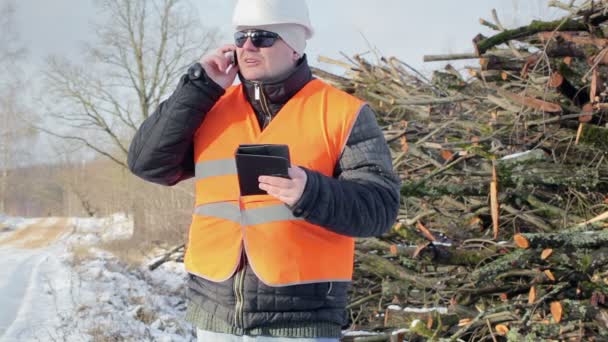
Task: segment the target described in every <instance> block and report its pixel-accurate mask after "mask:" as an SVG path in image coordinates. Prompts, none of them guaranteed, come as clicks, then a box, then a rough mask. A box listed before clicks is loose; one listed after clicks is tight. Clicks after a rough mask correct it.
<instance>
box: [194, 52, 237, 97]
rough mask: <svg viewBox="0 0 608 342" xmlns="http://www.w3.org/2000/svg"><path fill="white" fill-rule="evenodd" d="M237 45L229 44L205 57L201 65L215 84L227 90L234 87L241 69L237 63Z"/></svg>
mask: <svg viewBox="0 0 608 342" xmlns="http://www.w3.org/2000/svg"><path fill="white" fill-rule="evenodd" d="M235 52H236V45H234V44H227V45H224V46H222V47H221V48H219V49H217V50H215V51H214V52H212V53H210V54H208V55H205V56H203V57H202V58H201V60H200V61H199V63H200V64H201V65H202V66H203V69H205V72H206V73H207V76H209V77H210V78H211V79H212V80H213V81H214V82H215V83H217V84H219V85H220V86H221V87H222V88H224V89H226V88H228V87H230V86H231V85H232V83H233V82H234V79H235V78H236V74H237V72H238V71H239V67H238V65H237V63H234V62H233V61H235V58H236V56H235Z"/></svg>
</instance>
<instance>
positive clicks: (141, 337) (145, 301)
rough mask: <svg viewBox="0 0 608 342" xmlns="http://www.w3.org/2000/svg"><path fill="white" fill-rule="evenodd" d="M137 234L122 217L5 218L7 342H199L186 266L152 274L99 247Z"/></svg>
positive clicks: (1, 226)
mask: <svg viewBox="0 0 608 342" xmlns="http://www.w3.org/2000/svg"><path fill="white" fill-rule="evenodd" d="M131 231H132V223H131V222H130V220H128V219H127V218H126V217H125V216H124V215H121V214H116V215H113V216H111V217H107V218H103V219H81V218H69V219H61V218H41V219H24V218H16V217H6V216H0V341H2V342H9V341H10V342H13V341H195V340H196V338H195V333H194V330H193V329H192V327H191V326H190V324H189V323H187V322H185V321H184V318H183V317H184V315H185V309H186V304H185V301H184V291H185V277H186V272H185V270H184V269H183V266H182V265H181V264H177V263H172V262H169V263H166V264H164V265H163V266H161V267H160V268H158V269H156V270H155V271H153V272H150V271H148V270H147V269H145V267H140V268H133V267H129V266H127V265H126V264H124V263H122V262H120V261H119V260H118V259H117V258H116V257H115V256H113V255H112V254H111V253H109V252H106V251H104V250H101V249H99V248H98V247H96V245H97V244H98V243H100V242H108V241H111V240H114V239H121V238H126V237H128V236H129V235H130V234H131ZM51 232H52V234H51ZM44 234H46V235H44ZM41 235H44V236H43V237H44V238H41V237H40V236H41ZM24 241H27V242H24Z"/></svg>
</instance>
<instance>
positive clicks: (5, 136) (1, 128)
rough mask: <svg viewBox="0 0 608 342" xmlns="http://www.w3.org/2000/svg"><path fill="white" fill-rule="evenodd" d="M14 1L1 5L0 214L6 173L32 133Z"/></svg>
mask: <svg viewBox="0 0 608 342" xmlns="http://www.w3.org/2000/svg"><path fill="white" fill-rule="evenodd" d="M15 11H16V6H15V3H14V1H4V2H3V3H2V4H1V5H0V74H2V75H3V77H2V78H1V79H0V212H5V209H6V208H5V202H6V199H7V192H8V178H9V170H10V169H11V168H14V167H16V166H17V164H18V162H19V161H20V159H22V158H23V157H24V156H25V155H27V153H28V151H27V146H28V141H30V139H31V138H33V137H34V136H35V132H34V131H32V130H31V128H30V127H29V126H28V125H27V124H26V121H25V120H24V116H26V112H25V110H23V108H22V106H21V103H20V99H21V97H20V95H21V94H20V89H21V86H20V79H19V78H17V77H16V73H17V72H18V70H19V61H20V60H22V58H23V57H25V55H26V49H25V48H24V47H23V46H22V45H21V44H20V41H19V35H18V33H17V31H16V28H15V23H14V16H15Z"/></svg>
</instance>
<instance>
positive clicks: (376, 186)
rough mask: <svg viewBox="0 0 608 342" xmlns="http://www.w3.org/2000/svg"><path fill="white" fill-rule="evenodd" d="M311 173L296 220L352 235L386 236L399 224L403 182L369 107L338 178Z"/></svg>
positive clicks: (353, 135)
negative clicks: (397, 173)
mask: <svg viewBox="0 0 608 342" xmlns="http://www.w3.org/2000/svg"><path fill="white" fill-rule="evenodd" d="M305 171H306V174H307V177H308V180H307V183H306V188H305V189H304V193H303V194H302V197H301V198H300V200H299V201H298V203H296V204H295V205H294V206H293V208H292V210H293V212H294V214H295V215H296V216H302V217H303V218H304V219H305V220H307V221H309V222H311V223H314V224H317V225H320V226H323V227H325V228H327V229H330V230H332V231H334V232H336V233H338V234H342V235H347V236H352V237H366V236H379V235H382V234H383V233H385V232H387V231H388V230H389V229H390V227H391V226H392V225H393V223H394V222H395V219H396V217H397V213H398V211H399V206H400V200H399V189H400V185H401V181H400V179H399V177H398V176H397V175H396V174H395V172H394V171H393V167H392V158H391V154H390V150H389V148H388V145H387V144H386V141H385V139H384V135H383V134H382V131H381V130H380V127H378V123H377V121H376V116H375V113H374V111H373V110H372V109H371V108H370V107H369V106H364V107H363V108H362V110H361V112H360V113H359V116H358V118H357V120H356V122H355V125H354V126H353V130H352V132H351V135H350V137H349V138H348V141H347V143H346V147H345V149H344V151H343V153H342V155H341V157H340V160H339V163H338V165H336V170H335V173H334V177H333V178H332V177H327V176H325V175H323V174H320V173H318V172H315V171H312V170H308V169H305Z"/></svg>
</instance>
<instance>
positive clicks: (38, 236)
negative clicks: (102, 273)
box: [0, 218, 69, 342]
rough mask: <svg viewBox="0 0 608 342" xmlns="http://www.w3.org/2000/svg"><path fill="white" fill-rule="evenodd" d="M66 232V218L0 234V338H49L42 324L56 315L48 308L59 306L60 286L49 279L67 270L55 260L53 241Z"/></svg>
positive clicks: (55, 277)
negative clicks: (58, 291) (57, 296)
mask: <svg viewBox="0 0 608 342" xmlns="http://www.w3.org/2000/svg"><path fill="white" fill-rule="evenodd" d="M68 233H69V225H68V220H67V219H57V218H45V219H40V220H38V221H35V222H32V223H31V224H29V225H27V226H24V227H20V228H19V229H17V230H16V231H14V232H4V233H2V235H0V341H2V342H12V341H19V340H23V338H24V337H25V336H27V337H28V338H27V339H30V338H31V337H33V336H36V339H40V340H46V338H48V337H50V336H49V334H48V333H46V332H45V331H44V327H45V326H46V325H48V324H49V323H50V322H48V317H57V315H56V314H51V315H49V311H53V312H54V313H57V310H59V309H60V308H58V307H57V306H56V305H54V303H56V294H57V291H56V289H57V287H60V286H61V284H56V283H55V282H54V281H53V280H52V279H57V276H58V275H59V274H58V273H62V272H65V271H66V270H65V267H63V268H62V266H61V263H60V262H59V261H58V260H56V259H55V255H57V253H56V252H58V250H57V247H58V245H57V244H56V242H57V240H59V239H60V238H62V237H64V236H65V235H66V234H68ZM51 273H52V274H51ZM51 335H52V334H51ZM45 337H46V338H45Z"/></svg>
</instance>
